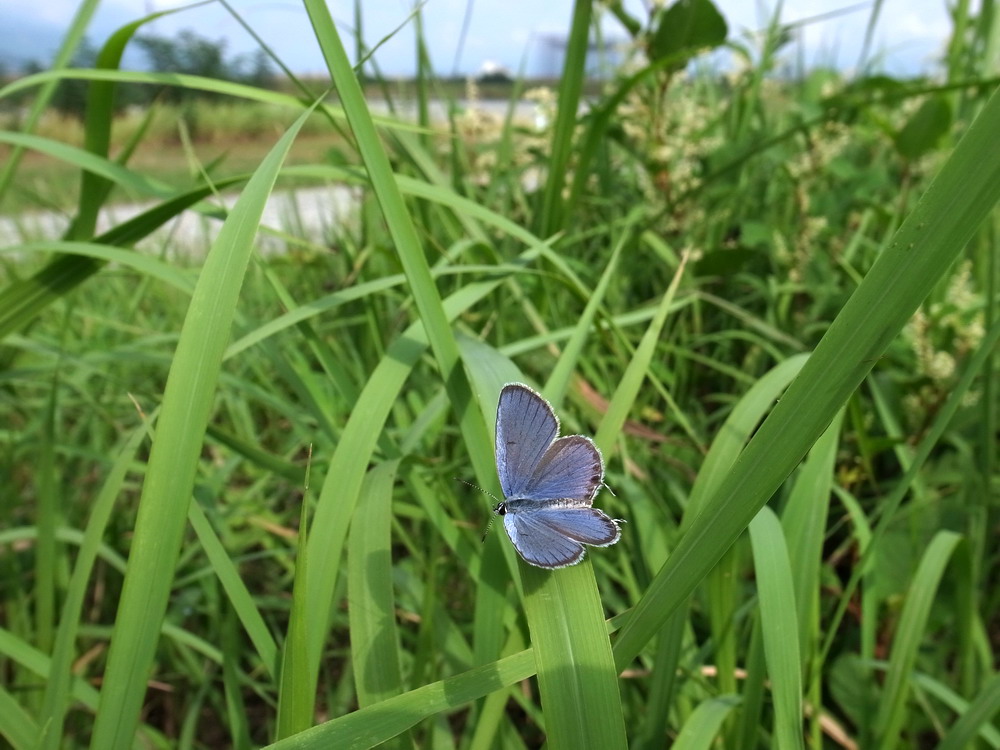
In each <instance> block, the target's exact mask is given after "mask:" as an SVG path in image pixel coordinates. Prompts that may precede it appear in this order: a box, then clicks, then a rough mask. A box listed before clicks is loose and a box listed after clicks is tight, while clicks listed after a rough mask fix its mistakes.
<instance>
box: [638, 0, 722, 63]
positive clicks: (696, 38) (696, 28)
mask: <svg viewBox="0 0 1000 750" xmlns="http://www.w3.org/2000/svg"><path fill="white" fill-rule="evenodd" d="M728 33H729V27H728V26H727V25H726V19H724V18H723V17H722V14H721V13H719V10H718V9H717V8H716V7H715V4H714V3H712V0H677V2H675V3H673V4H672V5H671V6H670V7H669V8H667V9H666V10H665V11H664V12H663V13H661V14H660V15H659V18H658V20H657V22H656V29H655V30H654V31H653V32H652V34H651V35H650V37H649V42H648V44H647V50H648V51H649V57H650V59H652V60H654V61H656V60H660V59H662V58H669V59H670V61H671V67H673V68H674V69H675V70H682V69H683V68H684V67H685V66H686V65H687V64H688V61H689V60H690V59H691V57H693V56H694V54H695V53H697V52H699V51H701V50H704V49H711V48H712V47H718V46H719V45H720V44H722V43H723V42H725V41H726V34H728Z"/></svg>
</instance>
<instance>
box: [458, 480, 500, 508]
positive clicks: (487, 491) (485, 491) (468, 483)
mask: <svg viewBox="0 0 1000 750" xmlns="http://www.w3.org/2000/svg"><path fill="white" fill-rule="evenodd" d="M455 481H456V482H461V483H462V484H467V485H469V486H470V487H475V488H476V489H477V490H479V491H480V492H482V493H483V494H484V495H489V496H490V497H492V498H493V499H494V500H496V501H497V502H498V503H499V502H500V500H498V499H497V496H496V495H494V494H493V493H492V492H490V491H489V490H484V489H483V488H482V487H480V486H479V485H478V484H473V483H472V482H466V481H465V480H464V479H459V478H458V477H455Z"/></svg>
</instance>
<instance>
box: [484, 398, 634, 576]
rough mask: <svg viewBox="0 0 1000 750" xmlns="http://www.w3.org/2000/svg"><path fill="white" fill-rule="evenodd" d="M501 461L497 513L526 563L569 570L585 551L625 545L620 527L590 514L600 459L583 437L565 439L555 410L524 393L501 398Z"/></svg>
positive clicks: (601, 472) (600, 469) (498, 440)
mask: <svg viewBox="0 0 1000 750" xmlns="http://www.w3.org/2000/svg"><path fill="white" fill-rule="evenodd" d="M496 459H497V474H499V475H500V487H501V488H502V489H503V496H504V500H503V502H501V503H497V505H496V507H495V508H493V512H494V513H496V514H497V515H500V516H503V525H504V528H505V529H507V535H508V536H509V537H510V541H511V542H513V543H514V549H516V550H517V551H518V554H520V555H521V557H523V558H524V560H525V562H528V563H531V564H532V565H537V566H538V567H539V568H564V567H566V566H567V565H575V564H576V563H578V562H580V560H582V559H583V553H584V547H583V545H585V544H590V545H593V546H596V547H607V546H608V545H611V544H614V543H615V542H617V541H618V539H619V538H621V529H620V528H619V527H618V524H619V523H620V522H623V521H622V519H619V518H610V517H609V516H608V515H607V514H606V513H604V511H602V510H598V509H597V508H593V507H591V506H592V505H593V503H594V496H595V495H596V494H597V492H598V490H600V488H601V485H602V484H603V483H604V461H603V460H602V459H601V452H600V451H599V450H598V449H597V446H596V445H594V441H593V440H591V439H590V438H588V437H584V436H583V435H567V436H566V437H559V420H558V419H557V418H556V415H555V412H554V411H552V406H551V405H550V404H549V402H548V401H546V400H545V399H544V398H542V397H541V396H540V395H538V394H537V393H535V391H533V390H531V388H529V387H528V386H526V385H522V384H520V383H511V384H509V385H505V386H504V387H503V390H502V391H500V403H499V404H498V405H497V433H496Z"/></svg>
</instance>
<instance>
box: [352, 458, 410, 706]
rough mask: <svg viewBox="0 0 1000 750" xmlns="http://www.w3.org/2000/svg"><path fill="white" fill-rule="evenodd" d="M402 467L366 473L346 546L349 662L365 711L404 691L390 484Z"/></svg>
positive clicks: (392, 463)
mask: <svg viewBox="0 0 1000 750" xmlns="http://www.w3.org/2000/svg"><path fill="white" fill-rule="evenodd" d="M398 466H399V462H398V461H387V462H385V463H381V464H379V465H378V466H376V467H375V468H373V469H372V470H371V471H370V472H368V476H367V478H366V480H365V484H364V487H362V490H361V502H360V504H359V505H358V510H357V512H356V513H355V514H354V519H353V520H352V521H351V536H350V541H349V543H348V546H347V602H348V614H349V617H350V625H351V659H352V661H353V662H354V684H355V688H356V690H357V696H358V706H360V707H361V708H364V707H365V706H371V705H374V704H376V703H379V702H380V701H383V700H386V699H387V698H391V697H393V696H394V695H399V694H400V693H401V692H402V691H403V677H402V669H401V667H400V660H399V632H398V631H397V628H396V602H395V596H394V595H393V591H392V551H391V550H392V539H391V529H392V523H391V521H392V485H393V482H394V481H395V479H396V470H397V468H398Z"/></svg>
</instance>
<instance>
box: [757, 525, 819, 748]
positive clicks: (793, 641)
mask: <svg viewBox="0 0 1000 750" xmlns="http://www.w3.org/2000/svg"><path fill="white" fill-rule="evenodd" d="M750 544H751V546H752V548H753V565H754V572H755V573H756V580H757V596H758V597H759V599H760V629H761V633H762V634H763V636H764V658H765V659H766V661H767V674H768V676H769V677H770V678H771V694H772V695H773V697H774V747H776V748H779V750H787V749H788V748H793V749H796V750H802V748H804V747H805V745H804V744H803V741H802V664H801V660H800V657H799V623H798V617H797V616H796V615H797V610H796V604H795V586H794V582H793V579H792V567H791V562H790V560H789V557H788V546H787V545H786V544H785V534H784V532H783V531H782V529H781V523H780V522H779V521H778V517H777V516H776V515H774V511H772V510H771V509H770V508H768V507H766V506H765V507H764V508H761V509H760V512H759V513H758V514H757V517H756V518H754V520H753V521H751V522H750Z"/></svg>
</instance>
